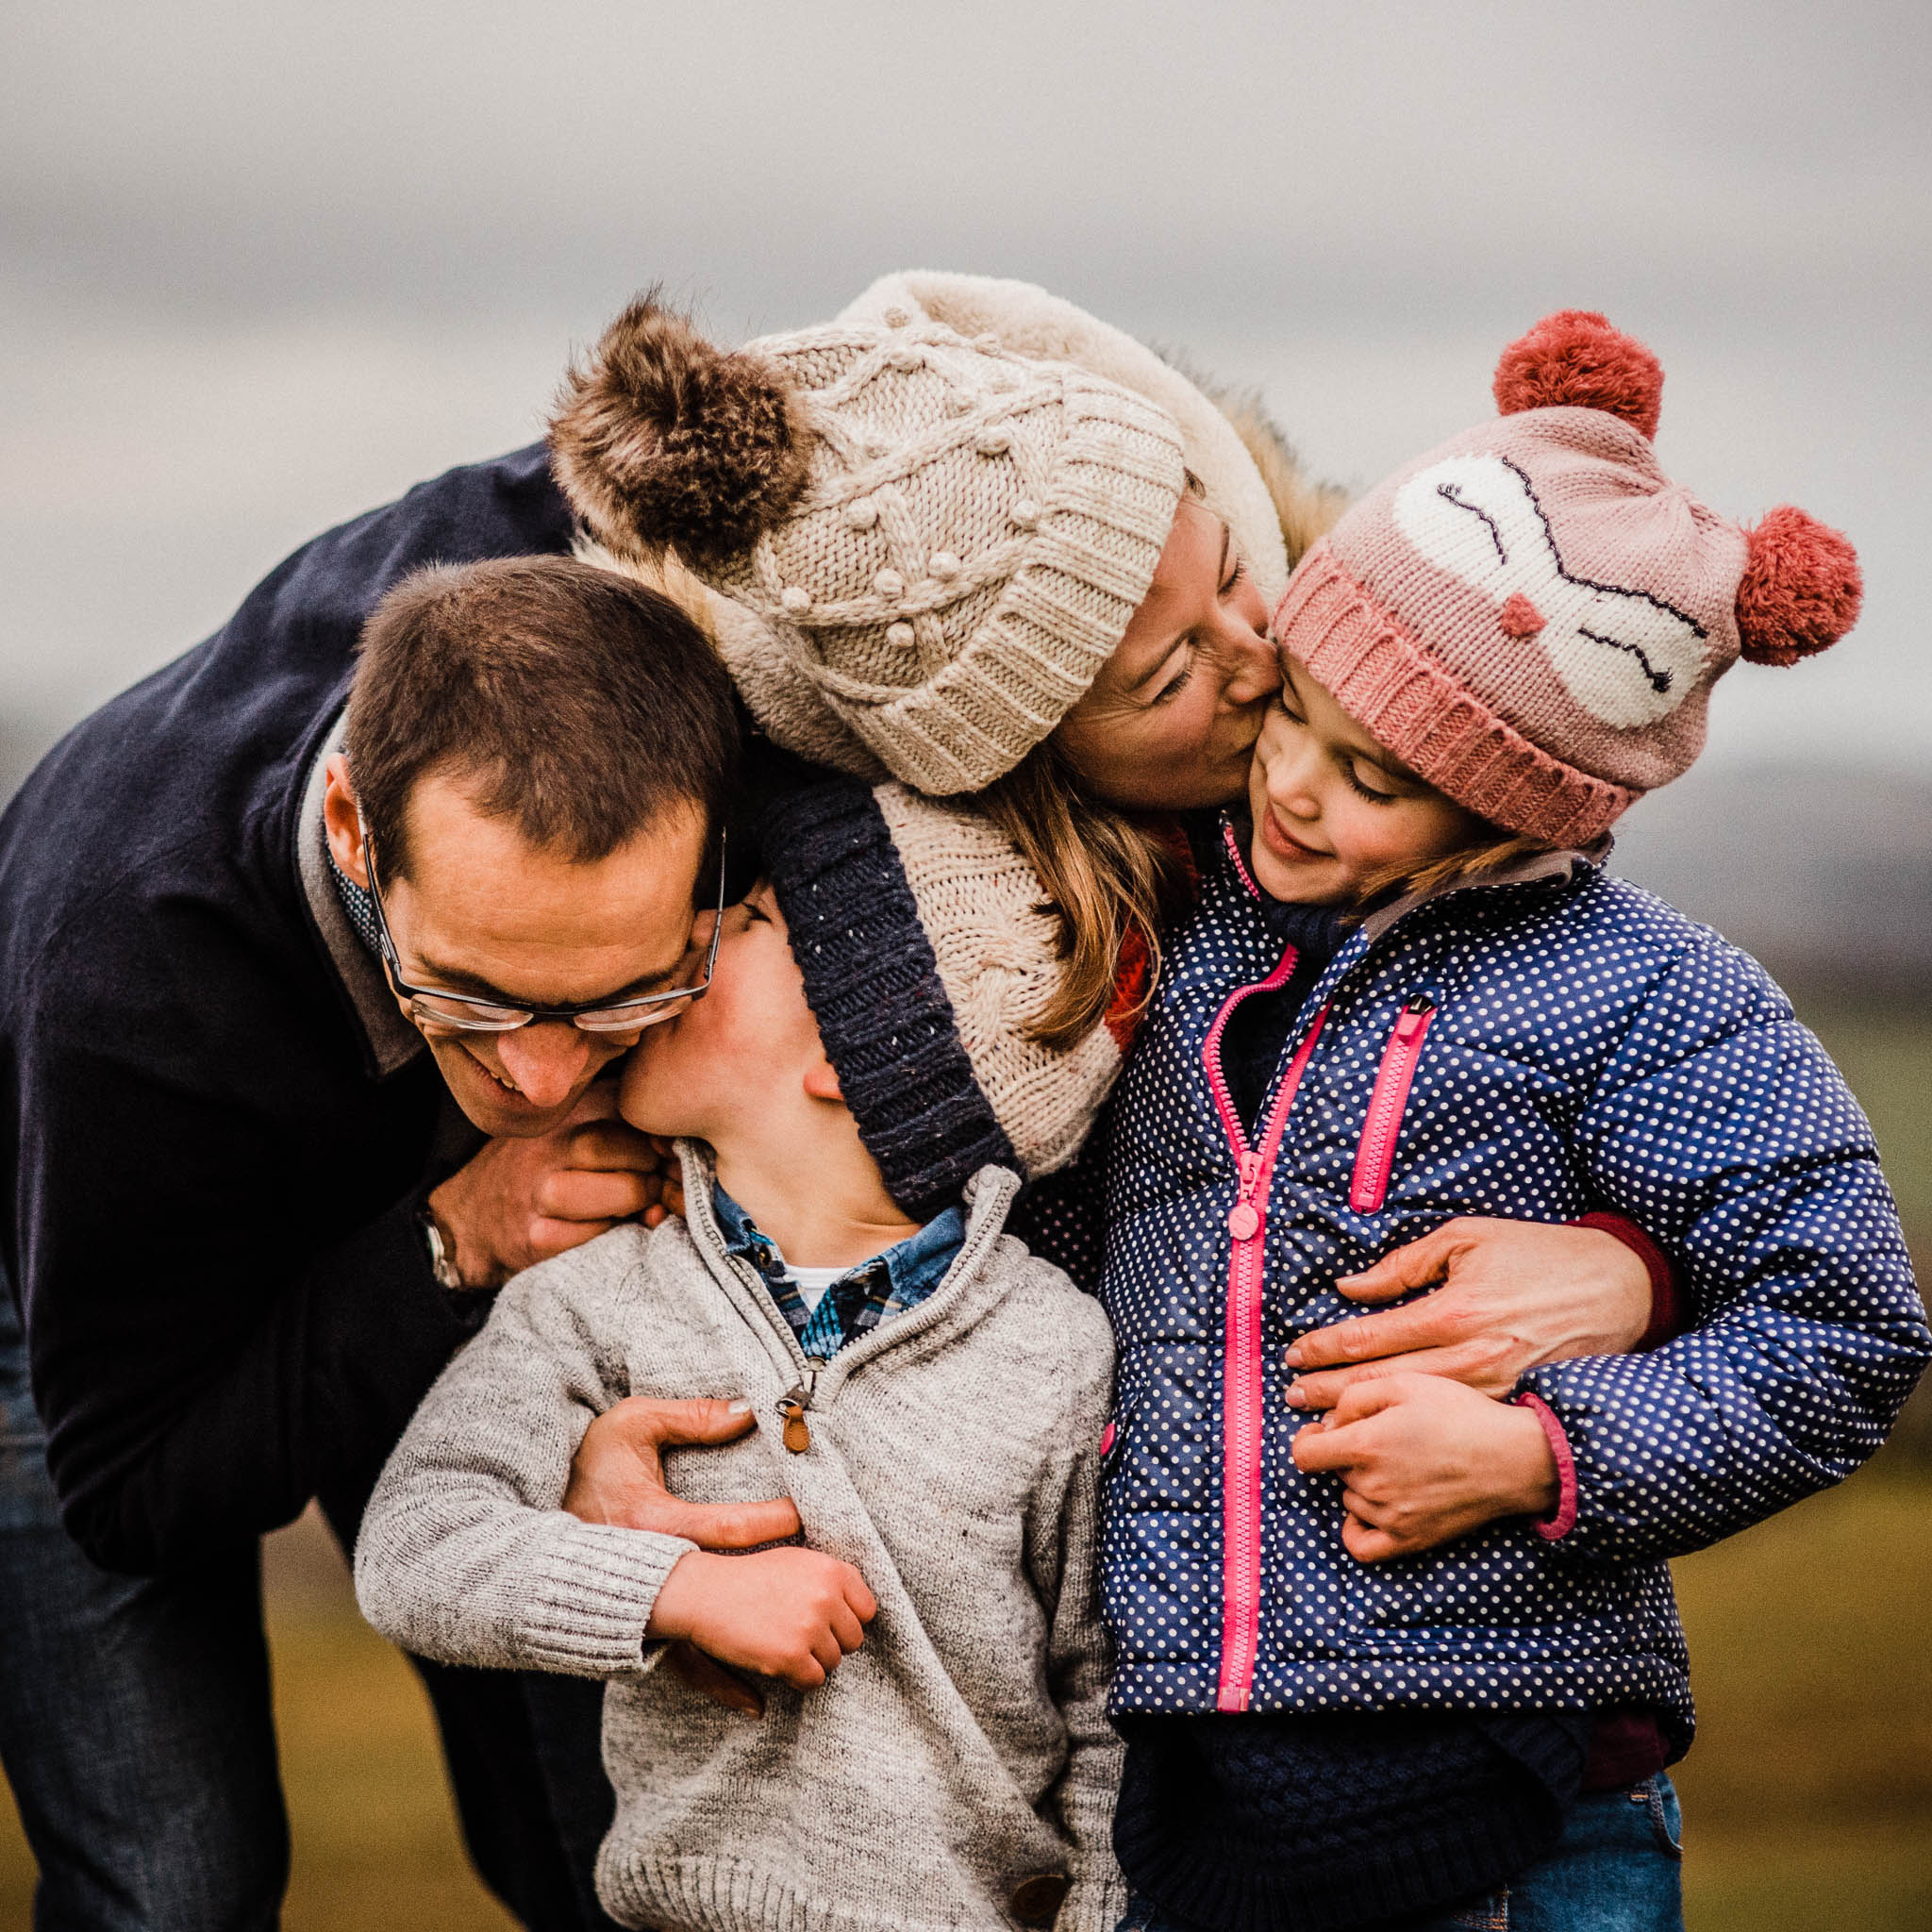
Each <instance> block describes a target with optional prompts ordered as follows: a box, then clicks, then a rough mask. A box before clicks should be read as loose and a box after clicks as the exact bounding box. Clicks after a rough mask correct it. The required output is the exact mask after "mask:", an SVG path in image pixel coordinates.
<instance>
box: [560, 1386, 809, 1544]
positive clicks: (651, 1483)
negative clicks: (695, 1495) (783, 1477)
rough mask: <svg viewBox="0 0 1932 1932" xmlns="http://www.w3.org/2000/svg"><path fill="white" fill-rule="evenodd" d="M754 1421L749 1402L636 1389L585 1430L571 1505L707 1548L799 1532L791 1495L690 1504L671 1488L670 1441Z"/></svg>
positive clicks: (697, 1441) (724, 1433) (725, 1433)
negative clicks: (666, 1398) (667, 1480)
mask: <svg viewBox="0 0 1932 1932" xmlns="http://www.w3.org/2000/svg"><path fill="white" fill-rule="evenodd" d="M751 1426H752V1412H751V1404H750V1403H748V1402H717V1401H698V1402H660V1401H658V1399H657V1398H656V1397H655V1396H650V1395H628V1396H626V1397H625V1399H624V1400H623V1401H622V1402H613V1403H612V1404H611V1405H610V1407H608V1408H607V1409H606V1410H605V1411H604V1413H603V1414H602V1415H600V1416H598V1417H597V1419H596V1420H595V1421H594V1422H592V1423H591V1426H590V1427H589V1428H588V1429H586V1430H585V1431H584V1440H583V1441H581V1442H579V1443H578V1444H577V1453H576V1455H575V1457H573V1458H572V1459H571V1465H570V1485H569V1487H568V1488H567V1489H566V1490H565V1491H564V1492H563V1507H565V1508H566V1509H567V1510H569V1511H570V1513H571V1514H572V1515H573V1516H575V1517H576V1518H577V1519H578V1520H579V1521H580V1522H583V1523H614V1524H619V1525H620V1526H622V1527H623V1528H625V1529H655V1530H657V1531H658V1534H659V1535H662V1536H681V1537H683V1538H685V1539H686V1540H687V1541H691V1542H694V1543H696V1544H697V1545H698V1546H699V1547H700V1548H701V1549H707V1550H750V1549H756V1548H757V1547H758V1544H760V1543H776V1542H783V1541H785V1540H786V1538H787V1537H793V1536H796V1535H797V1534H798V1510H797V1507H796V1506H795V1505H794V1504H793V1503H792V1501H791V1497H790V1496H774V1497H773V1498H772V1499H771V1500H770V1501H769V1502H764V1503H687V1502H686V1501H685V1500H684V1499H683V1497H681V1496H674V1495H673V1494H672V1493H671V1491H669V1490H668V1489H666V1488H665V1487H664V1462H663V1457H662V1452H663V1451H664V1450H665V1449H667V1448H677V1447H695V1446H699V1445H708V1444H711V1443H716V1442H735V1441H738V1439H739V1438H740V1437H741V1436H742V1435H744V1434H745V1433H746V1432H747V1431H748V1430H749V1429H750V1428H751Z"/></svg>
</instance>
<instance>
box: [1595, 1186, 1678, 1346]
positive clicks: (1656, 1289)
mask: <svg viewBox="0 0 1932 1932" xmlns="http://www.w3.org/2000/svg"><path fill="white" fill-rule="evenodd" d="M1570 1225H1571V1226H1572V1227H1595V1228H1601V1229H1602V1230H1603V1232H1604V1233H1605V1234H1607V1235H1614V1236H1615V1237H1616V1238H1617V1240H1619V1241H1622V1242H1623V1243H1624V1246H1625V1247H1626V1248H1628V1249H1629V1250H1630V1252H1631V1253H1632V1254H1633V1255H1635V1256H1636V1257H1637V1258H1638V1259H1639V1260H1640V1261H1641V1262H1642V1263H1643V1266H1644V1269H1645V1271H1646V1272H1647V1273H1648V1274H1649V1275H1650V1325H1649V1326H1648V1327H1647V1328H1645V1329H1644V1331H1643V1333H1642V1335H1641V1337H1640V1338H1639V1340H1638V1342H1637V1346H1636V1350H1635V1353H1637V1354H1639V1355H1641V1354H1642V1353H1643V1351H1644V1350H1646V1349H1651V1348H1656V1347H1657V1345H1658V1344H1659V1343H1661V1342H1665V1341H1671V1340H1672V1339H1673V1337H1674V1336H1675V1335H1676V1334H1677V1332H1678V1318H1679V1314H1680V1311H1681V1307H1682V1301H1683V1298H1682V1296H1681V1295H1680V1294H1679V1293H1678V1291H1677V1271H1676V1270H1675V1269H1674V1268H1673V1267H1672V1266H1671V1257H1669V1256H1668V1255H1667V1254H1665V1253H1664V1251H1663V1250H1662V1249H1661V1248H1660V1247H1658V1246H1657V1243H1656V1242H1655V1241H1652V1240H1651V1238H1650V1237H1649V1236H1648V1235H1647V1234H1645V1233H1644V1231H1643V1230H1642V1229H1641V1227H1639V1226H1638V1224H1636V1223H1635V1222H1634V1221H1625V1220H1624V1217H1623V1216H1622V1215H1621V1214H1611V1213H1609V1212H1607V1210H1601V1209H1600V1210H1598V1211H1596V1212H1593V1213H1590V1214H1579V1215H1578V1216H1577V1217H1576V1219H1575V1220H1574V1221H1573V1222H1571V1223H1570Z"/></svg>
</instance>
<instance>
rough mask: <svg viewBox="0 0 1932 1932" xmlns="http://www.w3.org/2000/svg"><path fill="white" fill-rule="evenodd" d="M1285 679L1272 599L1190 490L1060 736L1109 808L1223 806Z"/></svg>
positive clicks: (1237, 790) (1236, 793)
mask: <svg viewBox="0 0 1932 1932" xmlns="http://www.w3.org/2000/svg"><path fill="white" fill-rule="evenodd" d="M1280 681H1281V674H1280V671H1279V669H1278V665H1277V660H1276V657H1275V651H1274V644H1273V643H1272V642H1271V641H1270V640H1269V636H1268V608H1267V606H1266V605H1265V604H1264V603H1263V602H1262V599H1261V593H1260V591H1258V590H1257V589H1256V587H1255V584H1254V581H1253V579H1252V578H1251V577H1250V576H1249V575H1248V572H1247V568H1246V566H1245V565H1244V564H1243V563H1242V561H1241V558H1239V557H1238V556H1237V555H1236V554H1235V551H1234V546H1233V544H1232V542H1231V541H1229V537H1228V530H1227V525H1225V524H1224V523H1223V522H1222V520H1221V519H1220V518H1219V517H1218V516H1216V515H1215V514H1214V512H1213V511H1212V510H1210V509H1209V508H1208V507H1207V505H1205V504H1203V503H1199V502H1197V501H1196V500H1195V499H1194V498H1192V497H1183V498H1182V500H1181V506H1180V508H1179V509H1177V510H1176V511H1175V512H1174V527H1173V529H1172V530H1171V531H1170V532H1169V533H1168V539H1167V545H1166V547H1165V548H1164V549H1163V550H1162V551H1161V553H1160V562H1159V564H1158V566H1157V568H1156V570H1155V573H1154V581H1153V583H1152V584H1151V585H1150V586H1149V588H1148V591H1147V594H1146V596H1145V597H1144V598H1143V599H1142V600H1141V608H1139V609H1138V610H1136V611H1135V612H1134V615H1133V620H1132V622H1130V623H1129V624H1128V625H1127V628H1126V632H1125V634H1124V636H1123V638H1122V639H1121V641H1120V644H1119V646H1118V647H1117V648H1116V649H1115V651H1114V654H1113V656H1112V657H1111V658H1108V660H1107V662H1106V663H1105V664H1104V665H1102V666H1101V670H1100V675H1099V676H1098V677H1096V678H1095V679H1094V680H1093V682H1092V684H1091V686H1089V687H1088V690H1087V691H1086V693H1085V695H1084V696H1083V697H1082V698H1081V699H1080V702H1079V703H1078V704H1076V705H1075V706H1074V708H1073V709H1072V710H1071V711H1069V712H1068V713H1067V715H1066V716H1065V717H1064V718H1063V719H1061V721H1060V724H1059V727H1058V730H1057V731H1056V732H1055V734H1054V735H1055V738H1056V739H1057V740H1058V743H1059V746H1060V748H1061V750H1063V751H1064V752H1066V754H1067V755H1068V757H1069V758H1071V759H1072V761H1073V765H1074V770H1075V771H1076V772H1077V773H1078V774H1079V775H1080V777H1081V778H1082V779H1083V780H1084V781H1085V782H1086V784H1087V786H1088V788H1089V789H1090V790H1091V791H1092V792H1093V793H1094V794H1095V795H1096V796H1097V797H1100V798H1104V799H1106V800H1107V801H1108V804H1110V805H1122V806H1128V807H1141V808H1145V809H1148V810H1167V811H1181V810H1186V809H1189V808H1192V807H1195V806H1204V805H1225V804H1226V803H1227V802H1228V800H1229V799H1231V798H1238V797H1240V796H1241V785H1242V783H1243V781H1244V779H1245V777H1246V774H1247V764H1248V758H1249V756H1250V754H1251V753H1252V752H1253V750H1254V745H1255V737H1256V734H1257V732H1258V731H1259V730H1260V728H1261V713H1262V709H1263V708H1264V707H1265V705H1266V703H1267V701H1268V698H1269V696H1270V695H1271V693H1272V692H1273V691H1274V689H1275V687H1276V686H1277V685H1278V684H1279V683H1280Z"/></svg>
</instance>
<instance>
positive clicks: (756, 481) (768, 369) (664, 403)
mask: <svg viewBox="0 0 1932 1932" xmlns="http://www.w3.org/2000/svg"><path fill="white" fill-rule="evenodd" d="M809 446H810V432H809V431H808V429H807V428H806V426H805V425H804V422H803V419H802V414H801V411H800V408H799V404H798V400H797V398H796V396H795V395H794V393H793V391H792V389H791V384H790V383H789V382H788V381H787V380H786V377H785V375H784V374H783V372H782V371H780V370H779V369H777V368H775V367H774V365H773V364H771V363H769V362H766V361H764V360H762V359H761V358H758V357H757V356H749V355H745V354H743V353H742V352H739V353H737V354H732V353H728V352H726V351H724V350H723V349H720V348H718V347H717V346H716V345H715V344H713V343H711V342H708V341H706V340H705V339H704V338H703V337H702V336H701V335H699V334H698V333H697V331H696V330H695V329H694V328H692V326H691V323H690V322H689V321H688V320H687V319H686V318H685V317H684V316H682V315H678V314H676V313H675V312H674V311H673V310H671V309H668V308H664V307H662V306H661V305H660V304H659V303H658V299H657V297H656V295H655V294H648V295H643V296H641V297H640V298H639V299H638V300H637V301H635V302H633V303H632V304H631V305H630V307H629V308H626V309H625V311H624V313H623V314H622V315H620V316H619V317H618V318H617V320H616V321H615V322H613V323H612V324H611V325H610V326H609V327H608V328H607V329H606V330H605V331H604V334H603V337H602V339H601V340H600V341H598V343H597V346H596V347H595V348H594V349H593V350H591V355H590V357H589V358H588V359H587V360H586V361H585V362H583V363H582V364H580V365H578V366H576V367H574V368H573V369H572V370H571V372H570V374H569V375H567V376H566V377H565V378H564V384H563V389H562V391H561V392H560V394H559V395H558V402H557V408H556V410H555V412H554V413H553V415H552V417H551V422H550V454H551V463H552V467H553V468H554V469H555V471H556V473H557V479H558V483H559V484H560V485H561V487H562V489H563V492H564V494H565V495H566V496H567V497H568V498H569V499H570V502H571V505H572V507H573V508H575V510H576V512H577V514H578V515H579V516H581V517H582V518H583V519H584V521H585V522H586V523H587V524H589V525H590V526H591V533H592V534H593V535H594V536H595V537H596V538H597V539H598V541H600V542H603V543H606V544H608V545H609V546H610V547H611V548H613V549H616V550H625V551H632V552H642V553H644V554H646V555H649V554H651V553H654V552H657V551H660V550H662V549H664V548H665V547H666V546H667V545H669V546H671V547H673V548H675V550H676V551H677V552H678V553H679V555H680V556H683V557H686V558H690V559H691V561H692V562H693V563H699V564H703V563H719V562H722V561H724V559H725V558H729V557H731V556H733V555H735V554H737V553H739V552H741V551H743V550H746V549H748V548H749V547H750V546H751V544H752V543H753V542H754V541H756V540H757V538H758V534H759V532H760V531H762V530H764V529H765V528H767V527H768V526H769V525H772V524H774V523H775V522H776V521H778V519H779V518H781V517H782V516H784V514H785V513H786V511H787V510H788V509H790V508H791V505H792V504H793V503H794V502H795V501H796V500H797V498H798V495H799V492H800V491H802V490H803V489H804V488H805V484H806V478H807V474H808V450H809Z"/></svg>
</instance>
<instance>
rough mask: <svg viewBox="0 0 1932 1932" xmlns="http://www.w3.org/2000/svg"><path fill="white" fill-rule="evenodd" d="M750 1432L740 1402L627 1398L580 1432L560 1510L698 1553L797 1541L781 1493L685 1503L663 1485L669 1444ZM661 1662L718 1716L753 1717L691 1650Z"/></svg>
mask: <svg viewBox="0 0 1932 1932" xmlns="http://www.w3.org/2000/svg"><path fill="white" fill-rule="evenodd" d="M751 1426H752V1412H751V1404H750V1403H748V1402H714V1401H696V1402H660V1401H658V1400H657V1399H656V1398H655V1397H652V1396H649V1395H629V1396H626V1397H625V1399H624V1400H623V1401H622V1402H614V1403H612V1404H611V1406H610V1407H608V1408H607V1409H606V1410H605V1411H604V1413H603V1414H602V1415H600V1416H599V1417H597V1419H596V1420H595V1421H594V1422H593V1423H591V1426H590V1427H589V1428H588V1429H586V1430H585V1431H584V1440H583V1441H581V1442H579V1443H578V1444H577V1453H576V1455H575V1457H573V1458H572V1461H571V1465H570V1486H569V1488H567V1489H566V1490H565V1491H564V1492H563V1507H565V1508H566V1509H568V1510H569V1511H570V1513H571V1514H572V1515H573V1516H575V1517H577V1518H579V1519H581V1520H582V1521H583V1522H585V1523H615V1524H621V1525H622V1526H623V1527H624V1528H625V1529H655V1530H658V1531H659V1532H661V1533H662V1534H663V1535H665V1536H681V1537H685V1538H687V1539H689V1540H690V1541H691V1542H694V1543H696V1544H698V1545H699V1546H700V1547H701V1548H703V1549H707V1550H750V1549H756V1548H757V1547H758V1544H760V1543H774V1542H783V1541H785V1540H786V1538H788V1537H794V1536H796V1535H797V1534H798V1510H797V1508H796V1507H795V1506H794V1505H793V1503H792V1501H791V1497H790V1496H774V1497H773V1498H772V1499H771V1500H770V1501H769V1502H764V1503H687V1502H686V1501H685V1500H684V1499H683V1498H682V1497H681V1496H674V1495H673V1494H672V1493H671V1491H669V1490H668V1489H666V1488H665V1486H664V1464H663V1460H662V1455H661V1452H662V1451H663V1450H664V1449H666V1448H669V1447H675V1446H677V1445H679V1444H686V1445H693V1446H694V1445H697V1444H704V1443H712V1442H735V1441H737V1440H738V1439H739V1437H741V1436H742V1435H743V1434H744V1433H745V1431H746V1430H748V1429H749V1428H750V1427H751ZM664 1662H665V1665H666V1667H667V1668H668V1669H670V1670H674V1671H675V1672H676V1673H677V1674H678V1675H679V1676H680V1677H682V1678H683V1679H684V1680H685V1682H686V1683H687V1684H689V1685H690V1686H691V1689H692V1690H693V1691H700V1692H702V1693H703V1694H704V1695H705V1696H707V1697H708V1698H710V1699H711V1700H712V1702H713V1703H716V1704H722V1705H724V1707H725V1708H726V1709H727V1710H741V1711H743V1712H744V1714H745V1715H746V1716H747V1717H762V1716H763V1715H764V1709H765V1700H764V1699H763V1698H762V1697H760V1696H759V1695H758V1691H757V1690H756V1689H754V1687H753V1686H751V1685H750V1684H747V1683H746V1682H745V1681H744V1680H743V1679H742V1678H741V1677H736V1676H734V1675H733V1674H731V1673H730V1672H729V1671H727V1670H726V1669H725V1668H724V1665H723V1664H720V1663H715V1662H713V1661H712V1659H711V1658H710V1657H707V1656H706V1655H705V1654H704V1652H703V1651H701V1650H694V1649H693V1648H692V1647H691V1644H689V1643H684V1642H679V1643H674V1644H673V1645H672V1646H671V1649H670V1651H669V1652H668V1653H667V1655H666V1657H665V1659H664Z"/></svg>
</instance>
